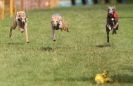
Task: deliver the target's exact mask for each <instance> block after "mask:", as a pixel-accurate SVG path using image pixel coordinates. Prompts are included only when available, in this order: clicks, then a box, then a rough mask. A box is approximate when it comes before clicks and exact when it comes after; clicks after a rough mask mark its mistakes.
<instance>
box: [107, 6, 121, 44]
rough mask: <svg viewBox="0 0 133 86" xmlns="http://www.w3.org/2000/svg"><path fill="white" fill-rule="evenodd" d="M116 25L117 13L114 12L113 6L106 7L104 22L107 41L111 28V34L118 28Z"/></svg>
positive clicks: (117, 24)
mask: <svg viewBox="0 0 133 86" xmlns="http://www.w3.org/2000/svg"><path fill="white" fill-rule="evenodd" d="M118 27H119V23H118V14H117V13H116V10H115V8H114V7H108V13H107V23H106V33H107V42H109V32H110V31H111V30H112V34H116V33H117V32H116V30H118Z"/></svg>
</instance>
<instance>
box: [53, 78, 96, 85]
mask: <svg viewBox="0 0 133 86" xmlns="http://www.w3.org/2000/svg"><path fill="white" fill-rule="evenodd" d="M54 81H89V82H91V83H93V84H94V83H95V82H94V78H92V77H79V78H72V77H70V78H54Z"/></svg>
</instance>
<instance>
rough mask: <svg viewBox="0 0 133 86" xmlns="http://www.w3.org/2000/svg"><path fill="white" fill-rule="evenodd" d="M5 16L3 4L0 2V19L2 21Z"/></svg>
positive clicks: (2, 0)
mask: <svg viewBox="0 0 133 86" xmlns="http://www.w3.org/2000/svg"><path fill="white" fill-rule="evenodd" d="M4 16H5V2H4V0H0V19H1V20H2V19H4Z"/></svg>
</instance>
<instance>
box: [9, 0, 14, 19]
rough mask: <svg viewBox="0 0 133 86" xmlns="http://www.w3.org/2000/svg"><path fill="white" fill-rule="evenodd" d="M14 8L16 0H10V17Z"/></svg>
mask: <svg viewBox="0 0 133 86" xmlns="http://www.w3.org/2000/svg"><path fill="white" fill-rule="evenodd" d="M13 9H14V0H10V17H12V16H13V14H14V12H13Z"/></svg>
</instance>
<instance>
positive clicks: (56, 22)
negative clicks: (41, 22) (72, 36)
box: [51, 14, 69, 41]
mask: <svg viewBox="0 0 133 86" xmlns="http://www.w3.org/2000/svg"><path fill="white" fill-rule="evenodd" d="M51 27H52V40H53V41H56V35H55V30H59V29H60V30H61V31H63V30H64V31H67V32H69V30H68V25H67V23H66V22H65V21H64V19H63V18H62V17H61V16H60V15H59V14H54V15H52V18H51Z"/></svg>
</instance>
